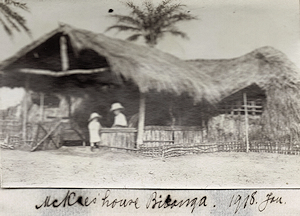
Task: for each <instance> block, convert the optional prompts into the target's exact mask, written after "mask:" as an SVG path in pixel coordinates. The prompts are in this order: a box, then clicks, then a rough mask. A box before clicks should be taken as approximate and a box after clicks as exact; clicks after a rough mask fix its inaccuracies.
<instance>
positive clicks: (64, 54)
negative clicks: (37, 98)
mask: <svg viewBox="0 0 300 216" xmlns="http://www.w3.org/2000/svg"><path fill="white" fill-rule="evenodd" d="M59 43H60V60H61V70H62V71H67V70H68V69H69V67H70V65H69V57H68V45H67V39H66V36H61V37H60V41H59ZM67 102H68V117H71V98H70V97H69V96H67Z"/></svg>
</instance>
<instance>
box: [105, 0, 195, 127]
mask: <svg viewBox="0 0 300 216" xmlns="http://www.w3.org/2000/svg"><path fill="white" fill-rule="evenodd" d="M125 6H127V7H128V8H129V9H130V11H131V12H130V14H129V15H119V14H114V15H111V17H112V18H115V19H116V20H117V23H116V24H115V25H112V26H110V27H108V28H107V29H106V31H108V30H111V29H117V30H119V31H131V32H133V34H132V35H131V36H130V37H128V38H127V40H129V41H136V40H138V39H139V38H140V37H142V38H144V40H145V43H146V44H147V45H148V46H149V47H154V46H155V45H157V42H158V41H159V40H161V39H162V38H163V37H164V36H165V35H166V34H172V35H175V36H181V37H182V38H187V35H186V33H184V32H182V31H180V30H179V29H178V28H177V27H176V24H177V23H179V22H181V21H189V20H195V19H197V18H196V17H195V16H193V15H191V14H190V13H189V11H186V10H185V9H184V8H185V7H186V6H185V5H183V4H181V3H173V2H172V0H164V1H162V2H161V3H159V4H158V5H157V6H155V5H154V4H153V3H152V2H151V1H149V0H146V1H144V2H143V4H142V8H140V7H139V6H137V5H135V4H134V3H133V2H131V1H128V2H126V3H125ZM176 104H177V105H178V103H176ZM174 107H175V103H174V101H173V98H172V99H171V102H170V104H169V115H170V118H171V123H170V124H171V125H172V126H173V125H175V122H176V117H175V115H174ZM177 111H178V110H177ZM180 118H181V114H179V119H180ZM180 122H181V121H180V120H179V122H178V123H179V124H180Z"/></svg>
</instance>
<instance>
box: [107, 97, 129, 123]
mask: <svg viewBox="0 0 300 216" xmlns="http://www.w3.org/2000/svg"><path fill="white" fill-rule="evenodd" d="M122 110H124V107H123V106H122V104H120V103H113V104H112V105H111V109H110V111H111V112H113V113H114V115H115V119H114V124H113V125H112V127H127V126H128V125H127V119H126V117H125V115H124V114H123V113H122Z"/></svg>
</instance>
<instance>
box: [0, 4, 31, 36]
mask: <svg viewBox="0 0 300 216" xmlns="http://www.w3.org/2000/svg"><path fill="white" fill-rule="evenodd" d="M0 13H2V14H3V15H4V16H5V18H6V20H7V21H8V22H9V23H10V25H11V27H12V29H15V30H17V31H19V30H20V29H19V28H18V27H17V25H19V26H20V27H21V28H22V29H23V30H24V31H25V32H26V33H27V34H28V35H31V32H30V29H29V28H28V27H27V25H26V20H25V18H24V17H23V16H21V15H19V14H18V13H16V12H14V11H13V10H12V9H11V8H10V7H9V6H7V5H6V4H4V3H0ZM2 21H3V19H2ZM3 22H4V21H3ZM1 24H2V25H3V23H2V22H1ZM6 27H7V28H9V26H7V25H6ZM6 27H4V28H5V29H6ZM6 32H7V31H6ZM7 33H8V32H7ZM11 33H12V31H11ZM9 35H11V34H9Z"/></svg>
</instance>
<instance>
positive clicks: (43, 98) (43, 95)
mask: <svg viewBox="0 0 300 216" xmlns="http://www.w3.org/2000/svg"><path fill="white" fill-rule="evenodd" d="M44 101H45V94H44V93H42V92H41V93H40V122H41V123H42V122H43V121H44Z"/></svg>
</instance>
